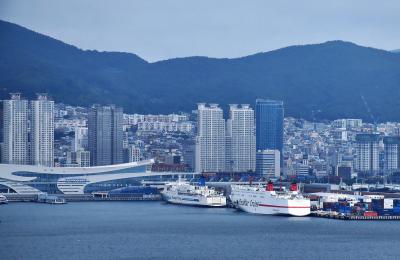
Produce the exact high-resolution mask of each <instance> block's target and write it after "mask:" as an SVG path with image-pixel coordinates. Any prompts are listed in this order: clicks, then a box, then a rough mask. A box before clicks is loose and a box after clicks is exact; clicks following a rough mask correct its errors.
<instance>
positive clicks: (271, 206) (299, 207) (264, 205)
mask: <svg viewBox="0 0 400 260" xmlns="http://www.w3.org/2000/svg"><path fill="white" fill-rule="evenodd" d="M258 206H261V207H270V208H286V209H309V208H310V207H308V206H278V205H269V204H258Z"/></svg>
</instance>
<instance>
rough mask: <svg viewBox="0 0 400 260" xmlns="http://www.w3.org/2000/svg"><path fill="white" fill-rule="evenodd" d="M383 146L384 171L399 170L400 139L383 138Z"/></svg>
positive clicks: (393, 137) (395, 137) (396, 137)
mask: <svg viewBox="0 0 400 260" xmlns="http://www.w3.org/2000/svg"><path fill="white" fill-rule="evenodd" d="M383 144H384V153H385V170H387V171H391V170H396V169H399V163H400V137H398V136H385V137H383Z"/></svg>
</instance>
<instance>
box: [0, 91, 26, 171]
mask: <svg viewBox="0 0 400 260" xmlns="http://www.w3.org/2000/svg"><path fill="white" fill-rule="evenodd" d="M3 138H4V143H3V150H2V157H3V160H2V162H3V163H9V164H28V163H29V158H28V101H27V100H23V99H21V95H20V93H13V94H11V99H10V100H4V101H3Z"/></svg>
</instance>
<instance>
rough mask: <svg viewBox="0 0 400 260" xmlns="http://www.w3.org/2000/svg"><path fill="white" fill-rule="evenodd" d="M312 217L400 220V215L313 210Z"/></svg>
mask: <svg viewBox="0 0 400 260" xmlns="http://www.w3.org/2000/svg"><path fill="white" fill-rule="evenodd" d="M310 216H311V217H317V218H330V219H337V220H400V216H393V215H391V216H357V215H344V214H330V213H327V212H323V213H321V212H311V214H310Z"/></svg>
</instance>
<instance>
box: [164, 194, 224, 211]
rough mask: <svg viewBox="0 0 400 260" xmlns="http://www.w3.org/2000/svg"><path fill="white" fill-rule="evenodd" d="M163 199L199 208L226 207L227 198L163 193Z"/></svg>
mask: <svg viewBox="0 0 400 260" xmlns="http://www.w3.org/2000/svg"><path fill="white" fill-rule="evenodd" d="M161 194H162V197H163V199H164V200H165V201H166V202H168V203H172V204H179V205H187V206H197V207H225V206H226V197H224V196H213V197H205V196H188V195H180V194H176V193H166V192H162V193H161Z"/></svg>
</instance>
